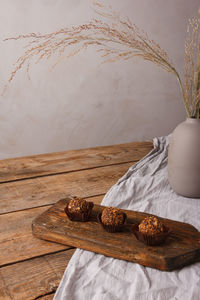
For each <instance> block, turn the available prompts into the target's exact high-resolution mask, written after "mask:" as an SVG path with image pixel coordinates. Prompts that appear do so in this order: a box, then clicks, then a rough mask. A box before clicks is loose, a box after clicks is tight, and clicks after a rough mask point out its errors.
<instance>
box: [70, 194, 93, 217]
mask: <svg viewBox="0 0 200 300" xmlns="http://www.w3.org/2000/svg"><path fill="white" fill-rule="evenodd" d="M93 206H94V204H93V202H87V201H86V200H85V199H83V198H81V197H74V198H73V199H71V200H70V201H69V203H68V204H67V206H66V208H65V212H66V214H67V216H68V217H69V219H70V220H71V221H83V222H84V221H88V220H89V217H90V214H91V211H92V208H93Z"/></svg>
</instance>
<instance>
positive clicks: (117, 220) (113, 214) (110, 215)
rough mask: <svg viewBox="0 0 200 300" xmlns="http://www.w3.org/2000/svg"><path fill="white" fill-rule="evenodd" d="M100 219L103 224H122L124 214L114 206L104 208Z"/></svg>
mask: <svg viewBox="0 0 200 300" xmlns="http://www.w3.org/2000/svg"><path fill="white" fill-rule="evenodd" d="M101 221H102V223H103V224H104V225H122V224H123V223H124V214H123V213H122V212H121V210H120V209H118V208H115V207H106V208H104V210H103V212H102V215H101Z"/></svg>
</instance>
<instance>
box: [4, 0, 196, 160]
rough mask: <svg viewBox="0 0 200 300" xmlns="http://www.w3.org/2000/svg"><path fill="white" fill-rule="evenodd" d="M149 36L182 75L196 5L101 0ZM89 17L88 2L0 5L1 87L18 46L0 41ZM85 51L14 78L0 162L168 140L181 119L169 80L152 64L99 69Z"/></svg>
mask: <svg viewBox="0 0 200 300" xmlns="http://www.w3.org/2000/svg"><path fill="white" fill-rule="evenodd" d="M101 2H103V3H104V4H106V3H109V4H111V5H112V6H113V8H114V9H115V10H118V11H120V12H121V14H122V15H126V16H128V17H129V18H130V19H131V20H132V21H133V22H134V23H136V24H137V25H138V26H139V27H141V28H143V29H144V30H145V31H147V32H148V33H149V35H150V37H151V38H152V39H154V40H156V41H157V42H158V43H159V44H160V45H161V46H162V47H163V48H164V49H166V51H167V52H168V54H169V56H170V57H171V58H172V60H173V61H174V64H175V65H176V67H177V69H178V71H179V72H180V73H181V74H182V72H183V69H184V65H183V64H184V39H185V31H186V23H187V19H188V18H189V17H191V16H193V15H196V14H197V10H198V9H199V6H200V3H199V0H190V1H188V0H168V1H164V0H148V1H145V0H123V1H121V0H107V1H101ZM92 17H95V13H94V11H93V10H92V6H91V3H90V2H89V1H86V0H85V1H83V0H82V1H81V0H73V1H72V0H0V28H1V47H0V53H1V56H0V58H1V67H0V88H1V90H2V89H3V86H4V84H6V82H7V79H8V77H9V74H10V72H11V71H12V70H13V63H14V62H15V60H16V58H17V57H18V56H19V55H21V54H22V46H23V43H21V42H17V41H9V42H2V39H4V38H6V37H9V36H16V35H19V34H26V33H29V32H41V33H48V32H52V31H56V30H58V29H60V28H62V27H66V26H70V25H76V24H81V23H84V22H86V21H88V20H89V19H91V18H92ZM99 62H100V59H99V57H98V55H97V53H96V52H95V50H94V49H90V50H89V51H86V52H84V53H81V54H80V55H77V56H75V57H73V58H72V59H70V60H68V61H67V62H63V63H62V64H59V65H58V66H57V67H56V68H55V69H54V70H53V71H51V72H50V71H49V69H50V64H49V63H48V62H47V63H42V64H37V65H32V66H31V69H30V80H29V79H28V77H27V75H26V71H25V70H24V71H21V72H19V73H18V75H17V77H16V78H15V79H14V80H13V82H12V83H11V84H10V85H9V88H8V90H7V92H6V93H5V95H4V96H1V98H0V105H1V109H0V158H2V159H3V158H7V157H16V156H22V155H30V154H37V153H45V152H54V151H62V150H67V149H76V148H84V147H93V146H99V145H109V144H117V143H124V142H131V141H137V140H147V139H151V138H153V137H155V136H161V135H167V134H169V133H170V132H171V131H172V130H173V128H174V127H175V126H176V125H177V124H178V123H179V122H180V121H182V120H184V118H185V111H184V108H183V105H182V98H181V95H180V91H179V87H178V84H177V82H176V79H175V78H174V77H173V75H171V74H168V73H166V72H164V71H163V70H161V69H159V68H158V67H156V66H154V65H152V64H151V63H146V62H143V61H141V60H134V61H133V60H132V61H131V60H130V61H126V62H116V63H112V64H104V65H102V66H100V67H99Z"/></svg>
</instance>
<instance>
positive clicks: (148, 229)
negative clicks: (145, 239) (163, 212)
mask: <svg viewBox="0 0 200 300" xmlns="http://www.w3.org/2000/svg"><path fill="white" fill-rule="evenodd" d="M139 231H140V232H141V233H143V234H148V235H154V234H157V233H161V232H164V225H163V223H162V222H160V221H159V220H158V219H157V218H156V217H154V216H152V217H147V218H145V219H144V220H143V221H142V222H141V223H140V225H139Z"/></svg>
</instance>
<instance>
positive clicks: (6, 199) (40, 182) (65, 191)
mask: <svg viewBox="0 0 200 300" xmlns="http://www.w3.org/2000/svg"><path fill="white" fill-rule="evenodd" d="M131 165H132V163H124V164H120V165H113V166H107V167H102V168H96V169H90V170H84V171H77V172H72V173H67V174H60V175H54V176H47V177H41V178H34V179H27V180H21V181H16V182H8V183H4V184H0V214H2V213H8V212H12V211H17V210H24V209H27V208H33V207H38V206H43V205H49V204H54V203H55V202H57V201H58V200H60V199H62V198H65V197H66V196H67V195H69V194H71V195H77V196H82V197H91V196H95V195H102V194H105V193H106V192H107V191H108V189H109V188H110V187H111V186H112V185H113V184H114V183H116V181H117V180H118V179H119V178H120V177H121V176H122V175H124V173H126V171H127V170H128V168H129V167H130V166H131Z"/></svg>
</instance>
